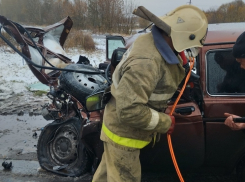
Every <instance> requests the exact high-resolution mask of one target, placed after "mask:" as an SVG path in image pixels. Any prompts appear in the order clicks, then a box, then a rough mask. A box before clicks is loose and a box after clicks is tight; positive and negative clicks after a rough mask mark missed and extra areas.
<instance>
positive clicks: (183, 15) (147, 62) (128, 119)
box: [92, 5, 208, 182]
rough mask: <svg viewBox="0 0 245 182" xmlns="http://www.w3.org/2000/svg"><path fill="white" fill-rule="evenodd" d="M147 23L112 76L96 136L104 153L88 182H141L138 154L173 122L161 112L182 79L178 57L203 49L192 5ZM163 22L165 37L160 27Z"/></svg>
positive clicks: (200, 23) (201, 26) (201, 17)
mask: <svg viewBox="0 0 245 182" xmlns="http://www.w3.org/2000/svg"><path fill="white" fill-rule="evenodd" d="M148 17H154V16H148ZM152 22H153V23H154V24H155V25H154V26H153V27H152V31H151V32H150V33H146V34H143V35H140V36H139V37H138V38H137V39H136V40H135V41H134V43H133V44H132V45H131V46H130V47H129V48H128V50H127V51H126V52H125V53H124V55H123V58H122V60H121V61H120V63H119V64H118V65H117V67H116V69H115V71H114V73H113V76H112V81H113V83H112V85H111V94H112V97H111V99H110V101H109V102H108V103H107V105H106V108H105V113H104V118H103V125H102V131H101V137H100V138H101V140H102V141H103V143H104V153H103V155H102V160H101V162H100V164H99V166H98V168H97V170H96V172H95V174H94V177H93V180H92V181H93V182H121V181H124V182H139V181H141V165H140V160H139V154H140V149H142V148H144V147H145V146H146V145H148V144H149V143H150V142H151V141H152V139H153V138H154V136H156V134H157V133H160V134H164V133H169V134H171V133H172V132H173V129H174V125H175V118H174V117H173V116H169V115H167V114H165V113H164V112H163V111H164V110H165V108H166V107H167V102H168V101H169V99H170V98H171V97H172V96H173V94H174V93H175V91H176V90H177V88H178V85H179V84H180V82H181V81H182V80H183V78H184V77H185V69H184V68H183V65H182V64H183V63H182V62H183V61H182V59H181V57H180V56H179V52H182V51H183V50H185V49H188V48H200V47H202V46H203V43H204V41H205V37H206V33H207V27H208V22H207V18H206V16H205V14H204V13H203V12H202V11H201V10H200V9H198V8H197V7H195V6H192V5H184V6H180V7H178V8H176V9H175V10H173V11H172V12H170V13H168V14H167V15H166V16H164V17H160V18H159V17H157V18H153V19H152ZM163 22H164V23H166V26H165V25H164V26H165V27H169V28H167V30H171V31H170V32H168V33H166V32H167V31H166V30H163V29H161V28H160V27H164V26H161V23H163ZM156 25H157V26H156Z"/></svg>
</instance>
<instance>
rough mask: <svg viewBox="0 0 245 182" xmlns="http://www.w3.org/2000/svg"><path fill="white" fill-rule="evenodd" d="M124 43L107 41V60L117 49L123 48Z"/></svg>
mask: <svg viewBox="0 0 245 182" xmlns="http://www.w3.org/2000/svg"><path fill="white" fill-rule="evenodd" d="M123 47H125V46H124V43H123V41H122V40H119V39H117V40H108V58H109V59H111V56H112V53H113V51H114V50H115V49H117V48H123Z"/></svg>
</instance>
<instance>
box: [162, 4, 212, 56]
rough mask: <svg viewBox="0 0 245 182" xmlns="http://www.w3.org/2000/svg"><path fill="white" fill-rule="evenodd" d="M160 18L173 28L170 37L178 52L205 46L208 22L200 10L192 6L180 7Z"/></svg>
mask: <svg viewBox="0 0 245 182" xmlns="http://www.w3.org/2000/svg"><path fill="white" fill-rule="evenodd" d="M159 18H160V19H161V20H162V21H163V22H165V23H166V24H167V25H169V26H170V27H171V31H170V37H171V38H172V41H173V46H174V48H175V50H176V51H177V52H181V51H183V50H185V49H189V48H192V47H202V46H203V44H204V41H205V38H206V35H207V28H208V21H207V18H206V16H205V14H204V12H203V11H201V10H200V9H199V8H197V7H195V6H192V5H184V6H180V7H178V8H176V9H175V10H173V11H171V12H169V13H168V14H167V15H166V16H163V17H159Z"/></svg>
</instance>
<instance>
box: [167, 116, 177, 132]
mask: <svg viewBox="0 0 245 182" xmlns="http://www.w3.org/2000/svg"><path fill="white" fill-rule="evenodd" d="M169 117H170V118H171V120H172V123H171V125H170V128H169V129H168V131H167V134H170V135H171V134H172V133H173V132H174V126H175V117H174V116H170V115H169Z"/></svg>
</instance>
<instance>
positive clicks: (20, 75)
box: [0, 35, 106, 114]
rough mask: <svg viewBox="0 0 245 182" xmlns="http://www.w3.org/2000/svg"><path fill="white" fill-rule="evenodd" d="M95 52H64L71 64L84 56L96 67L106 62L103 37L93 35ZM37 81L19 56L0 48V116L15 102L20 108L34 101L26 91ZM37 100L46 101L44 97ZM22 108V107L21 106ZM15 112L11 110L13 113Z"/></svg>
mask: <svg viewBox="0 0 245 182" xmlns="http://www.w3.org/2000/svg"><path fill="white" fill-rule="evenodd" d="M93 37H94V38H93V39H94V41H95V43H96V51H94V52H86V51H84V50H78V49H69V50H65V51H66V53H67V56H68V57H69V58H71V59H72V61H73V62H77V61H78V58H79V56H80V55H82V56H86V57H87V58H88V59H89V60H90V63H91V64H92V65H93V66H95V67H97V66H98V65H99V63H102V62H104V61H105V60H106V52H105V46H106V41H105V36H103V35H99V36H98V35H94V36H93ZM38 82H39V81H38V79H37V78H36V77H35V76H34V75H33V73H32V72H31V70H30V69H29V67H28V66H27V64H26V63H25V61H24V60H23V58H22V57H21V56H19V55H18V54H17V53H15V52H14V51H12V50H11V48H8V47H5V48H3V47H0V114H3V113H8V110H7V107H10V106H11V105H14V104H15V103H16V102H18V104H19V105H20V106H21V105H22V104H23V102H28V101H33V100H36V99H35V98H34V96H33V94H32V93H30V92H29V91H28V90H29V89H28V88H29V86H30V85H31V84H34V83H38ZM38 99H43V100H45V99H47V98H46V96H43V97H39V98H38ZM22 106H23V105H22ZM16 107H17V106H16ZM15 110H18V109H16V108H15V109H12V112H10V113H14V112H15Z"/></svg>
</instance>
